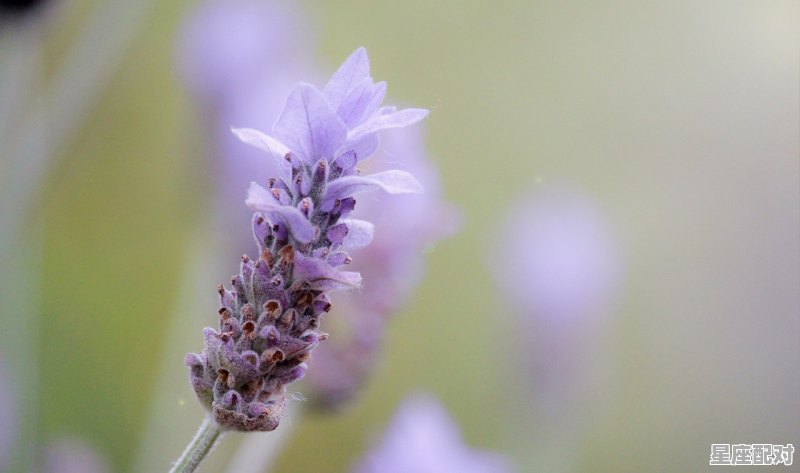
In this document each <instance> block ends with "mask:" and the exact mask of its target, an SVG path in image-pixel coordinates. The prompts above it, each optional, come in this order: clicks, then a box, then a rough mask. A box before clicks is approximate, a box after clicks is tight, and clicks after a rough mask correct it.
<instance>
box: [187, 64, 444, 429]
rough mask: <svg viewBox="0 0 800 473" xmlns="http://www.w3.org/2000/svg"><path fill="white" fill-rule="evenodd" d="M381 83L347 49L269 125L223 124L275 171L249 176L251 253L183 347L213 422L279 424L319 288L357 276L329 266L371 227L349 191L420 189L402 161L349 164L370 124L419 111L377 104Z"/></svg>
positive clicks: (316, 315) (397, 124)
mask: <svg viewBox="0 0 800 473" xmlns="http://www.w3.org/2000/svg"><path fill="white" fill-rule="evenodd" d="M385 92H386V85H385V83H383V82H381V83H378V84H375V83H374V82H373V80H372V78H371V77H370V76H369V60H368V58H367V54H366V51H365V50H364V49H363V48H362V49H358V50H357V51H356V52H355V53H353V54H352V55H351V56H350V57H349V58H348V59H347V60H346V61H345V62H344V63H343V64H342V66H341V67H340V68H339V69H338V70H337V71H336V73H335V74H334V75H333V77H331V79H330V81H329V82H328V83H327V85H326V86H325V87H324V88H323V89H322V90H319V89H317V88H316V87H314V86H312V85H309V84H304V83H301V84H298V85H297V86H296V87H295V88H294V89H293V90H292V92H291V93H290V94H289V97H288V99H287V101H286V105H285V106H284V109H283V111H282V112H281V114H280V116H279V118H278V120H277V121H276V123H275V125H274V126H273V130H272V135H267V134H264V133H262V132H259V131H256V130H253V129H236V130H234V133H235V134H236V135H237V136H238V137H239V138H240V139H241V140H242V141H244V142H246V143H248V144H251V145H253V146H255V147H257V148H260V149H262V150H264V151H266V152H267V154H268V155H269V156H270V157H271V158H272V159H273V161H274V165H275V167H276V169H277V170H278V175H277V176H275V177H273V178H271V179H270V180H269V181H268V182H267V187H266V188H265V187H262V186H260V185H258V184H256V183H251V186H250V190H249V194H248V198H247V200H246V203H247V205H248V206H250V208H252V209H253V210H255V211H256V213H255V215H254V216H253V220H252V227H253V234H254V236H255V240H256V243H257V245H258V249H259V257H258V258H257V259H256V260H251V259H250V258H249V257H247V256H243V257H242V262H241V265H240V271H239V274H238V275H235V276H233V278H232V281H231V286H232V287H231V289H230V290H227V289H225V288H224V287H222V286H220V287H219V294H220V305H221V307H220V309H219V330H216V329H213V328H206V329H205V330H204V336H205V349H204V351H203V352H202V353H200V354H189V355H187V357H186V364H187V365H188V366H189V368H190V373H191V382H192V386H193V387H194V389H195V392H196V394H197V396H198V399H199V400H200V402H201V403H202V404H203V405H204V406H206V407H207V408H208V409H209V410H210V411H211V412H212V413H213V417H214V419H215V421H216V422H217V423H218V424H220V425H221V426H223V427H224V428H227V429H232V430H241V431H253V430H260V431H269V430H273V429H275V428H276V427H277V426H278V423H279V421H280V418H281V415H282V412H283V409H284V406H285V395H284V394H285V386H286V385H287V384H289V383H291V382H293V381H295V380H297V379H300V378H302V377H303V375H304V373H305V370H306V362H307V361H308V359H309V358H310V353H311V351H312V350H313V349H314V348H316V347H317V345H318V344H319V343H320V342H321V341H322V340H324V339H325V338H326V337H327V335H326V334H324V333H322V332H320V331H319V330H318V327H319V320H320V316H321V315H322V314H323V313H325V312H327V311H329V310H330V308H331V304H330V301H329V293H331V292H332V291H334V290H339V289H346V288H353V287H359V286H360V284H361V276H360V275H359V274H358V273H356V272H351V271H343V270H341V269H340V267H341V266H343V265H346V264H348V263H350V261H351V258H350V256H349V255H348V253H347V251H346V250H347V249H348V248H357V247H363V246H366V245H367V244H368V243H369V242H370V240H371V239H372V235H373V225H372V223H369V222H366V221H363V220H355V219H348V218H347V217H348V216H349V214H350V213H351V212H352V210H353V209H354V207H355V202H356V201H355V199H354V198H353V195H354V194H356V193H359V192H365V191H371V190H383V191H385V192H388V193H390V194H404V193H418V192H422V185H421V184H420V183H419V182H418V181H417V180H416V179H415V178H414V177H413V176H412V175H411V174H410V173H408V172H405V171H400V170H388V171H383V172H379V173H374V174H371V175H369V176H361V175H359V173H358V171H357V168H356V166H357V164H358V163H359V162H361V161H362V160H364V159H366V158H367V157H369V155H371V154H372V153H374V152H375V150H376V149H377V146H378V137H377V134H378V132H380V131H382V130H385V129H388V128H402V127H405V126H408V125H411V124H413V123H416V122H418V121H419V120H421V119H423V118H424V117H425V116H426V115H427V113H428V112H427V111H426V110H421V109H405V110H397V109H396V108H394V107H381V102H382V101H383V97H384V94H385Z"/></svg>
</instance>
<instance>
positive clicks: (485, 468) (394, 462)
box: [353, 396, 513, 473]
mask: <svg viewBox="0 0 800 473" xmlns="http://www.w3.org/2000/svg"><path fill="white" fill-rule="evenodd" d="M454 471H457V472H459V473H504V472H510V471H513V468H512V466H511V464H510V462H509V461H508V460H507V459H506V458H505V457H503V456H501V455H498V454H495V453H490V452H483V451H478V450H473V449H470V448H469V447H468V446H467V445H464V443H463V441H462V440H461V435H460V433H459V430H458V427H457V426H456V425H455V424H454V422H453V420H452V419H451V418H450V417H449V416H448V414H447V411H445V409H444V408H443V407H442V406H441V405H440V404H439V403H438V402H437V401H436V400H435V399H433V398H431V397H427V396H416V397H410V398H408V399H406V400H405V401H404V402H403V403H402V405H401V406H400V408H399V409H398V410H397V413H396V414H395V416H394V419H393V420H392V422H391V424H390V425H389V427H388V428H387V429H386V433H385V434H384V437H383V441H382V442H381V444H380V445H378V446H377V447H375V448H374V449H373V450H372V451H371V452H370V453H368V454H367V455H366V456H364V458H362V459H361V461H360V462H359V463H358V464H357V465H356V467H355V468H354V469H353V472H354V473H379V472H380V473H451V472H454Z"/></svg>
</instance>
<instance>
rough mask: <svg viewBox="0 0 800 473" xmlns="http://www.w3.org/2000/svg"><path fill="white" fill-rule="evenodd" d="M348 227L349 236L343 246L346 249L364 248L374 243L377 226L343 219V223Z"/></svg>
mask: <svg viewBox="0 0 800 473" xmlns="http://www.w3.org/2000/svg"><path fill="white" fill-rule="evenodd" d="M341 222H342V223H343V224H345V225H347V230H348V232H347V235H346V236H345V238H344V242H343V243H342V245H343V246H344V247H345V248H353V249H356V248H364V247H365V246H367V245H369V244H370V242H372V238H373V237H374V236H375V225H373V224H372V223H370V222H367V221H366V220H356V219H343V220H342V221H341Z"/></svg>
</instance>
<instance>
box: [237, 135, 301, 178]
mask: <svg viewBox="0 0 800 473" xmlns="http://www.w3.org/2000/svg"><path fill="white" fill-rule="evenodd" d="M231 131H232V132H233V134H234V135H236V137H237V138H239V139H240V140H241V141H242V142H244V143H247V144H249V145H251V146H255V147H256V148H258V149H261V150H264V151H266V152H267V153H269V155H270V157H271V158H272V159H273V161H274V164H275V168H276V169H278V171H279V173H280V174H281V176H286V175H288V173H289V169H290V165H289V162H288V161H286V155H287V154H288V153H289V152H290V151H291V150H290V149H289V148H288V147H287V146H286V145H284V144H283V143H281V142H280V141H278V140H276V139H275V138H273V137H271V136H269V135H267V134H266V133H262V132H260V131H258V130H254V129H252V128H231Z"/></svg>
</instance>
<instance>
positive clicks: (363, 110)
mask: <svg viewBox="0 0 800 473" xmlns="http://www.w3.org/2000/svg"><path fill="white" fill-rule="evenodd" d="M385 95H386V82H380V83H378V84H374V83H373V82H372V78H370V77H367V78H366V79H364V80H363V81H361V82H359V83H358V84H357V85H356V86H355V87H353V89H352V90H350V92H349V93H348V94H347V97H345V99H344V101H343V102H342V104H341V105H340V106H339V108H338V110H337V113H338V114H339V117H340V118H341V119H342V121H344V123H345V125H347V127H348V128H356V127H357V126H359V125H361V124H362V123H363V121H364V119H366V118H367V117H370V116H371V115H372V114H373V113H375V110H377V109H378V107H379V106H380V105H381V102H383V97H384V96H385Z"/></svg>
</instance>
